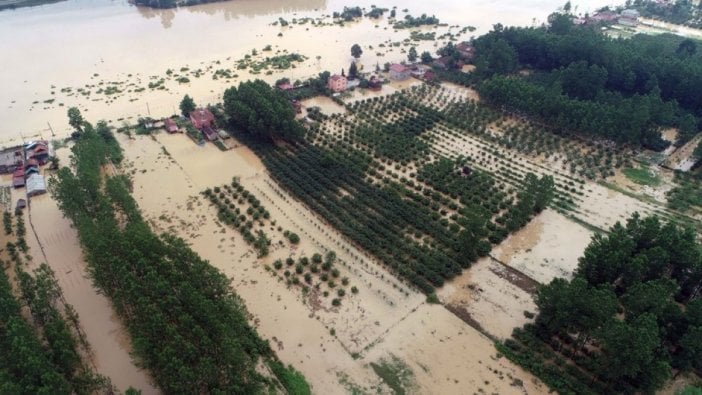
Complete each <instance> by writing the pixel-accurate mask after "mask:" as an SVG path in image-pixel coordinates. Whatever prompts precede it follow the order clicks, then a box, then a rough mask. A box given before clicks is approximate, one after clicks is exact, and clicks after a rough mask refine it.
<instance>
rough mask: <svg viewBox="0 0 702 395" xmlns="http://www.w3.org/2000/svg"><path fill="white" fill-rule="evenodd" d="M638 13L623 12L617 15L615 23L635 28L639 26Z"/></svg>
mask: <svg viewBox="0 0 702 395" xmlns="http://www.w3.org/2000/svg"><path fill="white" fill-rule="evenodd" d="M639 16H640V14H639V12H638V11H636V10H624V11H622V13H621V14H619V19H618V20H617V22H618V23H619V24H620V25H624V26H631V27H636V26H638V25H639Z"/></svg>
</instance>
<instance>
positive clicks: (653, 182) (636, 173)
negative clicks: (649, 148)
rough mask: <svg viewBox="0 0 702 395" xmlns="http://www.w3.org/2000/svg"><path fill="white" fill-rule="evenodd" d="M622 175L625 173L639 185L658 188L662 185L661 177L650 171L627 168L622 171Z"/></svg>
mask: <svg viewBox="0 0 702 395" xmlns="http://www.w3.org/2000/svg"><path fill="white" fill-rule="evenodd" d="M622 173H624V175H625V176H626V177H627V178H628V179H630V180H631V181H633V182H635V183H637V184H639V185H648V186H658V185H660V184H661V179H660V177H658V176H657V175H656V174H655V173H653V172H652V171H650V170H649V169H642V168H636V169H634V168H626V169H622Z"/></svg>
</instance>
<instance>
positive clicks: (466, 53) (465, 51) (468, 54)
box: [456, 41, 475, 62]
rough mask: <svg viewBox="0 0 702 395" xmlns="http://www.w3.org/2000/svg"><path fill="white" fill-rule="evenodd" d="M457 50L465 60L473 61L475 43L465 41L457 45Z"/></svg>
mask: <svg viewBox="0 0 702 395" xmlns="http://www.w3.org/2000/svg"><path fill="white" fill-rule="evenodd" d="M456 50H457V51H458V54H459V56H460V57H461V60H463V61H464V62H472V61H473V58H474V57H475V48H473V44H471V43H469V42H467V41H464V42H462V43H460V44H458V45H456Z"/></svg>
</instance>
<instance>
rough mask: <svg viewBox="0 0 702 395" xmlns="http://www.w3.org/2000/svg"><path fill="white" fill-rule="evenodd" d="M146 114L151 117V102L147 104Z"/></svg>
mask: <svg viewBox="0 0 702 395" xmlns="http://www.w3.org/2000/svg"><path fill="white" fill-rule="evenodd" d="M146 113H147V114H149V117H151V110H150V109H149V102H146Z"/></svg>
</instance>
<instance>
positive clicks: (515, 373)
mask: <svg viewBox="0 0 702 395" xmlns="http://www.w3.org/2000/svg"><path fill="white" fill-rule="evenodd" d="M388 354H391V355H394V356H397V357H399V358H400V359H402V360H404V361H405V362H406V363H407V365H408V366H409V368H410V369H411V370H412V371H413V372H414V381H415V382H414V384H415V386H414V387H413V388H412V390H411V391H410V393H417V394H468V393H474V394H478V393H486V394H537V393H547V392H548V391H547V389H546V388H545V387H544V386H543V384H541V383H540V382H538V381H536V380H535V379H534V378H533V377H532V376H531V375H530V374H529V373H526V372H525V371H523V370H522V369H521V368H519V367H517V366H515V365H514V364H512V363H511V362H510V361H508V360H506V359H505V358H498V357H497V353H496V351H495V347H494V346H493V344H492V341H491V340H490V339H488V338H487V337H485V336H484V335H482V334H480V333H478V332H476V331H475V330H474V329H473V328H471V327H470V326H468V325H466V324H465V323H464V322H463V321H461V320H460V319H459V318H458V317H456V316H455V315H453V314H451V313H450V312H448V311H447V310H446V309H444V308H443V307H441V306H435V305H422V306H421V307H420V308H419V309H418V310H417V311H416V312H414V313H413V314H412V315H410V316H409V317H408V318H407V320H405V321H404V322H403V323H402V325H399V326H397V327H396V328H394V329H393V330H392V331H390V333H388V335H387V336H386V337H385V338H384V339H383V341H382V342H381V343H379V344H378V345H377V346H376V348H374V349H373V350H371V351H370V352H369V353H368V355H367V356H366V358H365V359H366V360H369V361H376V362H377V361H380V360H382V359H383V358H387V355H388Z"/></svg>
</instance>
